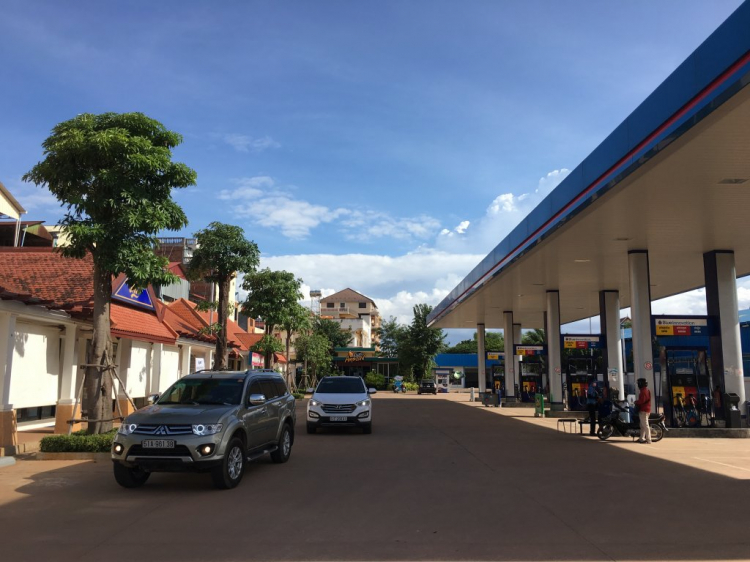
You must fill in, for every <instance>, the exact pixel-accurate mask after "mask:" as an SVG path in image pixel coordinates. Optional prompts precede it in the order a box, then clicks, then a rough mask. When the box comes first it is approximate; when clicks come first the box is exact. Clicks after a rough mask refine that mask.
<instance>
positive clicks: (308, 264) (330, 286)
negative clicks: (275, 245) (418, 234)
mask: <svg viewBox="0 0 750 562" xmlns="http://www.w3.org/2000/svg"><path fill="white" fill-rule="evenodd" d="M482 257H484V256H480V255H477V254H448V253H446V252H439V251H434V250H421V251H416V252H411V253H408V254H404V255H401V256H395V257H391V256H384V255H372V254H341V255H336V254H308V255H287V256H271V257H265V258H261V267H270V268H271V269H283V270H286V271H291V272H293V273H294V274H295V275H296V276H298V277H301V278H302V280H303V281H304V285H305V287H304V288H305V291H304V293H305V296H306V298H307V299H309V289H310V288H313V289H321V290H322V291H323V294H324V296H325V295H326V294H332V293H334V292H336V291H341V290H342V289H346V288H347V287H349V288H352V289H354V290H355V291H359V292H361V293H363V294H365V295H367V296H368V297H370V298H372V299H373V300H374V301H375V302H376V304H377V305H378V309H379V310H380V314H381V316H383V317H384V318H388V317H389V316H395V317H397V318H398V319H399V321H400V322H402V323H407V322H410V321H411V318H412V308H413V307H414V305H415V304H420V303H427V304H430V305H432V306H435V305H437V304H438V303H439V302H440V301H441V300H442V299H443V298H445V296H447V295H448V293H449V292H450V291H451V290H452V289H453V288H454V287H455V286H456V285H457V284H458V283H459V282H460V281H461V279H463V278H464V277H465V276H466V274H467V273H468V272H469V271H471V269H472V268H473V267H474V266H475V265H476V264H477V262H478V261H479V260H480V259H481V258H482Z"/></svg>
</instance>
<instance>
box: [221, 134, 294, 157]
mask: <svg viewBox="0 0 750 562" xmlns="http://www.w3.org/2000/svg"><path fill="white" fill-rule="evenodd" d="M220 138H221V140H223V141H224V142H225V143H227V144H228V145H229V146H231V147H232V148H234V149H235V150H236V151H237V152H246V153H250V152H253V153H259V152H263V151H264V150H268V149H270V148H280V147H281V145H280V144H279V143H278V142H276V141H275V140H273V139H272V138H271V137H269V136H265V137H261V138H254V137H251V136H249V135H241V134H238V133H228V134H224V135H220Z"/></svg>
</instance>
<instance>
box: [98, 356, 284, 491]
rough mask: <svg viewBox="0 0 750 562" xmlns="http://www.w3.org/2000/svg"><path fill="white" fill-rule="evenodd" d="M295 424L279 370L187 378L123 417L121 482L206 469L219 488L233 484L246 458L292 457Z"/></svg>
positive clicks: (118, 451)
mask: <svg viewBox="0 0 750 562" xmlns="http://www.w3.org/2000/svg"><path fill="white" fill-rule="evenodd" d="M295 421H296V413H295V402H294V397H293V396H292V395H291V394H290V393H289V390H288V389H287V387H286V383H285V382H284V379H283V378H282V377H281V375H279V374H278V373H276V372H275V371H270V370H248V371H201V372H199V373H194V374H192V375H187V376H186V377H183V378H181V379H180V380H178V381H177V382H176V383H174V384H173V385H172V386H170V387H169V388H168V389H167V390H166V391H165V392H164V393H163V394H162V395H161V396H160V397H159V398H158V399H157V400H156V401H155V402H154V403H153V404H152V405H150V406H146V407H145V408H141V409H140V410H138V411H136V412H134V413H132V414H130V415H129V416H128V417H127V418H126V419H125V420H124V421H123V423H122V425H121V426H120V428H119V430H118V432H117V434H116V435H115V439H114V442H113V443H112V461H113V464H114V473H115V480H116V481H117V483H118V484H120V485H121V486H124V487H125V488H135V487H138V486H141V485H143V484H144V483H145V482H146V480H148V478H149V476H150V475H151V473H152V472H179V471H199V472H203V471H205V472H209V473H210V474H211V477H212V479H213V482H214V485H215V486H216V487H217V488H234V487H235V486H237V485H238V484H239V483H240V481H241V480H242V475H243V471H244V469H245V464H246V462H248V461H252V460H254V459H256V458H258V457H260V456H262V455H264V454H266V453H270V455H271V459H272V460H273V461H274V462H276V463H284V462H286V461H288V460H289V456H290V455H291V453H292V445H293V444H294V424H295Z"/></svg>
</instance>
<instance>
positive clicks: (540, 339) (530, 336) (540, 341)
mask: <svg viewBox="0 0 750 562" xmlns="http://www.w3.org/2000/svg"><path fill="white" fill-rule="evenodd" d="M544 342H545V339H544V330H540V329H538V328H536V329H534V330H529V331H528V332H524V333H523V335H522V336H521V343H522V344H524V345H544Z"/></svg>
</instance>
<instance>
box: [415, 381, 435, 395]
mask: <svg viewBox="0 0 750 562" xmlns="http://www.w3.org/2000/svg"><path fill="white" fill-rule="evenodd" d="M417 394H437V385H436V384H435V381H433V380H427V379H424V380H421V381H419V388H418V389H417Z"/></svg>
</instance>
